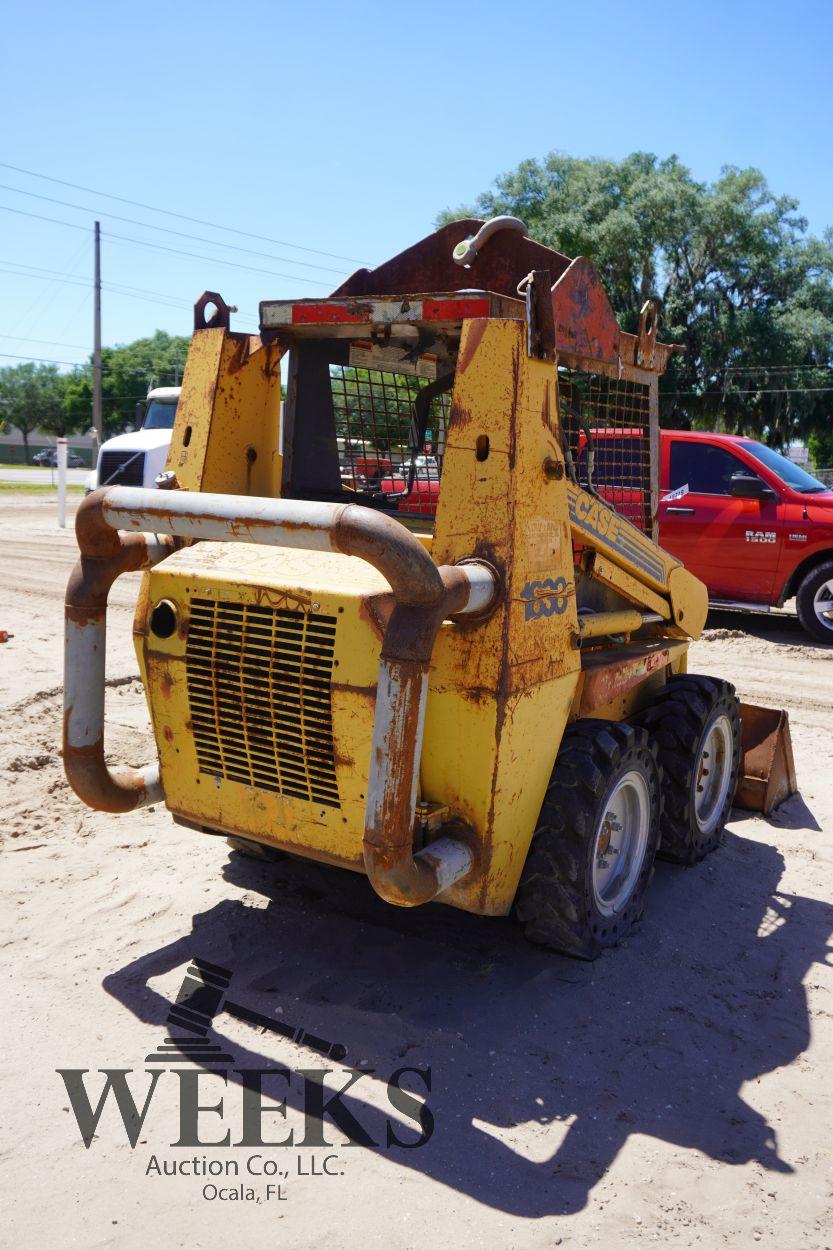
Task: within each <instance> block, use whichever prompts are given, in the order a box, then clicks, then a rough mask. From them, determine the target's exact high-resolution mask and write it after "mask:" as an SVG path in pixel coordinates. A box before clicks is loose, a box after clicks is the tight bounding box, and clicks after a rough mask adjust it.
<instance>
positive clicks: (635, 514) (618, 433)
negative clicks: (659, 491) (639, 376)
mask: <svg viewBox="0 0 833 1250" xmlns="http://www.w3.org/2000/svg"><path fill="white" fill-rule="evenodd" d="M649 397H650V387H649V386H647V385H645V384H643V383H641V382H630V381H626V380H624V379H616V378H608V377H606V376H604V375H603V374H598V373H585V372H580V371H578V370H574V369H567V368H564V367H561V368H559V370H558V402H559V409H560V412H561V422H562V426H563V429H564V436H565V441H566V443H567V445H568V447H569V451H570V455H571V457H572V461H573V465H574V466H575V471H576V477H577V479H578V482H579V485H581V486H583V487H584V488H585V489H591V490H593V489H595V490H597V491H598V493H599V494H600V495H601V496H602V498H603V499H605V500H606V502H607V503H609V504H610V506H611V507H612V508H615V509H616V511H617V512H619V513H621V514H622V516H624V517H627V519H628V520H629V521H631V522H632V523H633V524H634V525H636V526H637V528H638V529H641V530H642V531H643V533H646V534H650V533H651V438H650V404H649Z"/></svg>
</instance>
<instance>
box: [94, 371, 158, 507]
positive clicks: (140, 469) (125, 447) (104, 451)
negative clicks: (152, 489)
mask: <svg viewBox="0 0 833 1250" xmlns="http://www.w3.org/2000/svg"><path fill="white" fill-rule="evenodd" d="M181 390H182V388H181V387H180V386H156V387H154V388H153V389H152V390H149V391H148V395H147V399H146V400H145V401H144V404H143V405H140V409H141V411H140V412H139V413H137V416H140V417H141V424H140V425H139V426H138V428H137V429H135V430H132V431H131V432H130V433H129V434H117V435H116V437H115V438H108V439H107V442H106V443H102V444H101V447H100V449H99V453H98V462H97V464H96V467H95V469H94V470H93V472H92V473H91V474H90V475H89V477H88V479H87V485H86V494H89V493H90V491H93V490H95V489H96V488H97V487H99V486H154V485H155V484H156V478H157V476H158V475H159V474H160V473H161V472H162V470H163V469H164V468H165V461H166V460H167V458H168V445H169V443H170V441H171V431H172V430H173V426H174V417H175V416H176V405H177V402H178V400H179V396H180V392H181Z"/></svg>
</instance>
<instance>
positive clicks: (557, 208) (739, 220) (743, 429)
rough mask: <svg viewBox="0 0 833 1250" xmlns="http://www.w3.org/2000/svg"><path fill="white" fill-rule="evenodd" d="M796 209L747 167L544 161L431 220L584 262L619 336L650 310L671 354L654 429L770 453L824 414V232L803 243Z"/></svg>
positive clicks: (828, 320)
mask: <svg viewBox="0 0 833 1250" xmlns="http://www.w3.org/2000/svg"><path fill="white" fill-rule="evenodd" d="M797 210H798V205H797V202H796V201H795V200H794V199H791V198H790V197H788V196H777V195H775V194H774V193H773V192H772V191H771V190H770V188H769V186H768V184H767V182H766V179H765V178H764V176H763V174H761V173H759V172H758V171H757V170H754V169H736V168H732V167H728V168H726V169H724V170H723V171H722V174H721V176H720V178H719V179H718V180H717V182H715V183H714V184H706V183H702V182H697V181H696V180H695V179H694V178H692V176H691V173H690V172H689V170H688V169H686V167H685V166H684V165H682V164H681V163H680V161H679V160H678V159H677V157H676V156H671V157H668V158H667V159H665V160H660V159H659V158H657V157H656V156H653V155H651V154H649V153H644V152H636V153H633V154H632V155H631V156H628V157H626V158H625V159H624V160H623V161H618V162H617V161H608V160H597V159H591V160H583V159H578V158H575V157H569V156H564V155H561V154H559V153H551V154H550V155H549V156H547V157H546V158H545V159H544V160H543V161H537V160H527V161H523V162H522V163H521V164H520V165H519V166H518V168H517V169H516V170H513V171H512V172H511V173H508V174H504V175H502V176H501V177H499V178H498V179H497V180H496V183H495V186H494V189H493V190H491V191H488V192H485V193H484V194H483V195H481V196H479V197H478V199H477V200H476V202H475V204H474V206H473V207H467V208H463V209H460V210H458V211H457V212H448V211H446V212H444V213H443V214H441V216H440V219H439V220H440V222H441V223H442V222H445V221H450V220H454V219H455V218H458V217H461V216H477V217H491V216H494V215H497V214H499V213H511V214H514V215H515V216H518V217H521V218H522V219H523V220H524V221H525V222H526V223H527V225H528V226H529V230H530V234H531V235H532V237H533V238H535V239H538V240H540V241H541V242H542V243H546V244H548V245H549V246H551V247H554V248H556V249H557V250H558V251H561V252H564V253H566V254H567V255H568V256H571V257H573V256H579V255H583V256H587V257H588V258H589V259H590V260H592V261H593V263H594V264H595V266H596V268H597V269H598V271H599V274H600V276H601V278H602V280H603V282H604V284H605V286H606V289H607V291H608V294H609V296H610V299H611V302H612V304H613V306H614V309H615V310H616V313H617V315H618V317H619V318H620V322H621V324H622V326H623V327H624V328H625V329H626V330H631V331H633V330H635V329H636V326H637V323H638V317H639V310H640V308H641V307H642V304H643V303H644V301H645V299H647V298H649V297H650V298H653V299H655V300H656V301H657V303H658V305H659V307H660V313H661V333H662V337H663V338H664V339H666V341H670V342H673V343H677V344H679V345H680V346H681V347H682V348H683V351H681V352H679V353H675V354H674V356H673V357H672V361H671V364H670V366H669V369H668V372H667V374H666V375H665V377H664V378H663V379H662V381H661V386H660V399H661V409H660V411H661V419H662V421H663V424H665V425H669V426H686V425H694V426H700V427H705V428H720V429H724V430H727V431H732V432H736V433H749V434H754V435H755V436H757V437H761V438H763V439H765V440H766V441H767V442H769V443H771V444H774V445H776V446H783V445H784V444H786V443H788V442H789V441H790V440H791V439H793V438H796V437H806V436H808V435H810V434H812V433H813V432H814V431H816V430H821V429H824V428H826V427H829V424H830V419H831V418H830V415H829V414H830V413H831V411H832V410H833V390H830V389H829V388H830V387H833V381H831V379H833V372H831V364H833V233H831V232H830V231H827V232H826V233H825V235H824V237H823V238H822V239H817V238H814V237H812V236H810V235H808V234H807V223H806V221H805V220H804V218H802V217H801V216H799V215H798V211H797Z"/></svg>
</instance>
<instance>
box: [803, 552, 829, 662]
mask: <svg viewBox="0 0 833 1250" xmlns="http://www.w3.org/2000/svg"><path fill="white" fill-rule="evenodd" d="M795 603H796V607H797V608H798V619H799V621H800V622H801V624H802V626H803V628H804V629H805V630H806V632H807V633H808V634H809V635H810V637H811V638H817V639H818V641H819V642H826V643H829V644H831V645H833V561H829V560H828V562H827V563H826V564H819V565H818V566H817V567H816V568H814V569H811V570H810V572H809V573H808V574H807V576H806V577H805V578H804V580H803V581H802V583H801V585H800V586H799V587H798V593H797V595H796V597H795Z"/></svg>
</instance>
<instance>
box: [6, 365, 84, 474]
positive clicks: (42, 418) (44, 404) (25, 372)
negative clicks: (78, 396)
mask: <svg viewBox="0 0 833 1250" xmlns="http://www.w3.org/2000/svg"><path fill="white" fill-rule="evenodd" d="M65 390H66V377H65V375H63V374H61V373H59V372H58V369H57V368H56V366H55V365H39V364H34V363H30V362H27V363H25V364H20V365H11V366H9V367H8V368H6V369H0V417H2V420H3V424H4V425H7V426H12V427H13V428H14V429H16V430H19V431H20V433H21V434H22V435H23V447H24V454H25V456H26V463H27V464H28V463H29V435H30V434H31V433H32V432H33V431H34V430H45V431H47V432H49V433H50V434H55V435H64V434H66V433H67V431H68V430H70V429H73V428H74V427H73V426H72V423H71V421H70V420H69V418H68V416H67V411H66V408H65V404H64V399H65Z"/></svg>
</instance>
